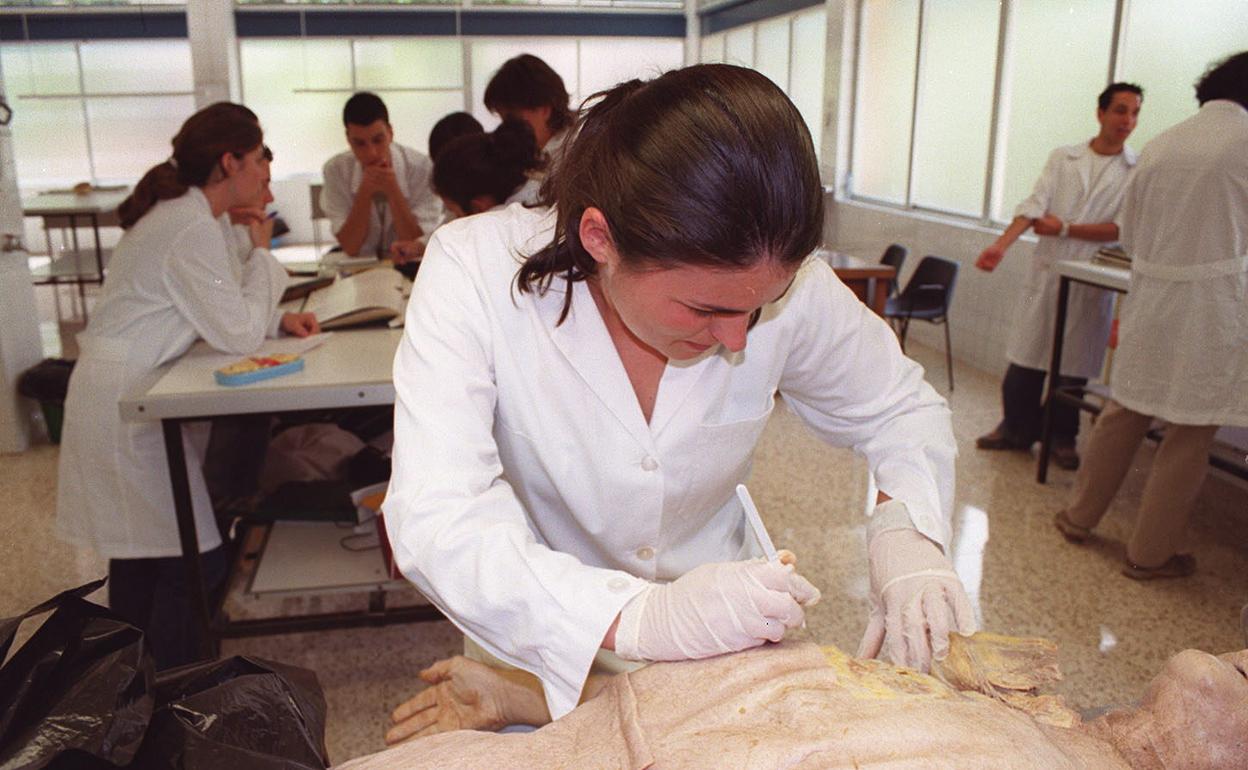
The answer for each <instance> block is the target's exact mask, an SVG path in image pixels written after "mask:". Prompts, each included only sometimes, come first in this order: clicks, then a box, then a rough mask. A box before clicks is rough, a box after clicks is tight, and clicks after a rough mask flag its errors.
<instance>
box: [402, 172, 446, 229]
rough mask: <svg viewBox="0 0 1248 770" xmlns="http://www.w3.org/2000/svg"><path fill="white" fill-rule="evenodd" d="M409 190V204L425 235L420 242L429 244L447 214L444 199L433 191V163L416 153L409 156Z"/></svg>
mask: <svg viewBox="0 0 1248 770" xmlns="http://www.w3.org/2000/svg"><path fill="white" fill-rule="evenodd" d="M407 189H408V190H411V197H410V198H409V199H408V201H407V204H408V206H410V207H411V209H412V216H414V217H416V222H417V223H418V224H419V225H420V229H421V231H422V232H423V233H424V235H422V236H421V238H420V240H422V241H424V242H426V243H428V242H429V237H430V236H431V235H433V231H434V230H436V229H438V225H440V224H442V219H443V216H444V214H445V212H444V211H443V210H442V199H441V198H439V197H438V195H437V193H435V192H434V191H433V162H432V161H430V160H429V159H428V158H426V157H425V156H424V155H421V154H420V153H418V152H415V151H411V152H410V153H409V156H408V163H407Z"/></svg>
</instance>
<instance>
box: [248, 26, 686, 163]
mask: <svg viewBox="0 0 1248 770" xmlns="http://www.w3.org/2000/svg"><path fill="white" fill-rule="evenodd" d="M465 48H466V49H467V50H468V56H467V59H468V68H469V72H470V73H471V74H466V73H465V67H464V64H465V61H464V60H465V55H464V51H465ZM239 51H240V69H241V70H242V79H243V99H244V101H245V102H246V103H247V105H248V106H249V107H251V108H252V109H253V110H255V111H256V114H257V115H259V116H260V120H261V123H262V124H263V125H264V129H265V134H266V138H267V141H268V142H269V144H270V145H271V146H272V147H273V148H274V150H275V151H276V152H277V161H276V165H275V167H274V174H275V176H277V177H278V178H281V177H286V176H291V175H296V174H308V175H313V176H314V175H316V174H319V173H320V169H321V166H322V165H323V164H324V163H325V161H326V160H328V159H329V158H330V157H331V156H333V155H335V154H337V153H339V152H343V151H345V150H346V149H347V146H346V141H345V140H344V139H343V129H342V120H341V118H340V116H341V114H342V105H343V103H344V102H345V101H346V100H347V98H348V97H349V96H350V95H351V94H352V93H354V92H355V91H361V90H371V91H375V92H376V93H377V94H378V95H379V96H381V98H382V99H384V100H385V102H386V107H387V109H388V110H389V112H390V122H391V124H392V125H393V126H394V132H395V139H396V140H397V141H398V142H400V143H402V144H405V145H408V146H409V147H412V148H413V149H415V150H417V151H419V152H421V153H425V152H427V149H428V147H427V142H428V138H429V131H430V130H431V129H432V128H433V124H434V123H436V122H437V121H438V120H439V119H441V118H442V116H444V115H446V114H448V113H451V112H458V111H461V110H465V109H466V110H468V111H470V112H472V113H473V114H474V115H476V117H477V119H478V120H480V121H481V123H482V125H484V126H485V127H486V128H487V129H492V128H493V127H494V126H496V125H498V118H497V117H496V116H494V115H492V114H490V113H489V111H488V110H486V108H485V105H484V104H483V101H482V100H483V96H484V94H485V86H486V83H488V82H489V79H490V77H492V76H493V74H494V72H495V71H496V70H497V69H498V68H499V67H500V66H501V65H502V64H503V62H505V61H507V60H508V59H510V58H512V57H513V56H517V55H519V54H521V53H531V54H533V55H535V56H539V57H541V58H542V59H543V60H545V61H546V63H547V64H549V65H550V66H551V67H553V68H554V69H555V71H556V72H558V73H559V74H560V75H561V76H562V77H563V80H564V84H565V85H566V86H567V88H568V92H569V94H570V96H571V102H572V104H573V105H574V106H575V105H577V104H579V103H580V101H581V99H583V98H585V97H587V96H589V95H591V94H593V93H594V92H596V91H599V90H601V89H604V88H608V87H610V86H612V85H615V84H616V83H618V82H620V81H622V80H628V79H630V78H635V77H640V78H646V77H652V76H654V75H657V74H658V73H660V72H662V71H664V70H668V69H673V68H676V67H680V66H681V64H682V61H683V57H684V43H683V41H682V40H680V39H679V38H603V37H586V38H575V37H549V38H530V37H524V38H477V37H465V38H441V37H406V38H360V39H350V38H302V39H265V38H246V39H244V40H242V41H240V44H239ZM466 81H471V82H470V89H468V91H469V93H470V94H471V97H470V98H468V97H467V96H466V94H465V90H466V89H465V83H466ZM469 101H471V104H469V103H468V102H469Z"/></svg>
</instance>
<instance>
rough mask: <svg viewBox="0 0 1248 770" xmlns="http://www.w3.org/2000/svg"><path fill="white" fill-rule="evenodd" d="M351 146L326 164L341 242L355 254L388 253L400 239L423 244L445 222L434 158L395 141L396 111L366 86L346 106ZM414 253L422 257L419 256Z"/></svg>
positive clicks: (326, 198)
mask: <svg viewBox="0 0 1248 770" xmlns="http://www.w3.org/2000/svg"><path fill="white" fill-rule="evenodd" d="M342 123H343V126H345V128H346V132H347V144H348V145H349V146H350V148H351V149H350V150H348V151H347V152H343V153H339V154H338V155H335V156H334V157H332V158H330V159H329V160H328V161H326V162H325V166H324V167H323V168H322V169H321V175H322V177H323V178H324V186H323V187H322V188H321V209H322V210H323V211H324V212H325V216H327V217H329V222H330V227H331V229H333V231H334V237H335V238H337V239H338V245H339V246H341V247H342V250H343V251H344V252H346V254H347V255H348V256H351V257H373V256H376V257H378V258H383V257H386V256H389V255H390V246H391V244H393V243H394V242H395V241H418V242H419V243H420V244H421V246H422V248H423V245H424V244H426V243H428V242H429V234H430V233H432V232H433V231H434V230H435V229H436V228H437V226H438V225H439V224H441V222H442V203H441V201H439V200H438V196H437V195H434V193H433V188H432V187H431V184H430V182H431V180H430V176H431V175H432V174H433V163H432V162H430V160H429V159H428V158H426V157H425V156H424V155H421V154H420V153H419V152H416V151H415V150H413V149H412V148H410V147H407V146H405V145H402V144H399V143H398V142H396V141H394V128H393V127H392V126H391V125H390V112H389V111H388V110H387V109H386V104H385V102H383V101H382V100H381V97H379V96H377V95H376V94H372V93H368V92H367V91H361V92H360V93H358V94H355V95H354V96H352V97H351V98H350V99H348V100H347V103H346V105H345V106H343V108H342ZM414 256H419V255H418V254H417V255H414Z"/></svg>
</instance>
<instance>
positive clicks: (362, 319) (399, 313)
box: [303, 267, 411, 330]
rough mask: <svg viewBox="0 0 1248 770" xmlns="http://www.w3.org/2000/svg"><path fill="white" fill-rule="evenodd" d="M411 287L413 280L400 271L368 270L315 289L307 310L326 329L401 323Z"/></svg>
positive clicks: (387, 269) (305, 307)
mask: <svg viewBox="0 0 1248 770" xmlns="http://www.w3.org/2000/svg"><path fill="white" fill-rule="evenodd" d="M410 287H411V283H410V282H408V280H407V279H406V278H404V277H403V275H402V274H401V273H399V272H398V271H397V270H391V269H390V268H388V267H383V268H377V269H374V270H365V271H364V272H362V273H356V274H355V275H353V276H350V277H348V278H339V279H338V280H337V281H334V283H333V285H332V286H327V287H326V288H324V289H318V290H316V291H314V292H312V294H310V295H309V296H308V303H307V305H306V306H304V308H303V309H304V311H306V312H308V313H314V314H315V315H316V320H317V321H318V322H319V323H320V324H321V328H322V329H326V330H329V329H341V328H343V327H346V326H355V325H357V324H366V323H373V322H376V321H393V320H395V319H397V320H399V321H400V322H401V321H402V319H403V311H404V310H405V309H406V307H407V295H408V293H409V292H410Z"/></svg>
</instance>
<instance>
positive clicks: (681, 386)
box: [533, 279, 723, 452]
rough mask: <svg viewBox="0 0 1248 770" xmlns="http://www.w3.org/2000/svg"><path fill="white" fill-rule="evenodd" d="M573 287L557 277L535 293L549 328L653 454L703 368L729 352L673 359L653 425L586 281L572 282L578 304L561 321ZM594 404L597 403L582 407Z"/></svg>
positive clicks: (604, 402) (607, 406)
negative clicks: (668, 424) (560, 320)
mask: <svg viewBox="0 0 1248 770" xmlns="http://www.w3.org/2000/svg"><path fill="white" fill-rule="evenodd" d="M567 290H568V287H567V284H566V283H565V282H563V281H562V280H561V279H556V280H555V282H554V283H552V285H551V287H550V289H549V290H548V291H547V292H546V293H545V294H544V295H541V296H536V295H535V296H534V297H533V301H534V302H535V303H536V304H537V310H538V314H539V316H540V317H541V319H542V323H543V325H544V326H545V327H546V328H547V329H549V331H550V337H551V340H552V341H553V342H554V344H555V347H557V348H558V349H559V351H560V353H562V354H563V356H564V358H566V359H567V361H568V363H569V364H571V366H572V368H573V369H575V370H576V373H577V374H578V375H579V376H580V378H581V380H582V381H583V382H584V383H585V385H586V387H588V388H589V389H590V390H591V391H593V393H594V395H595V396H597V398H598V401H599V405H600V406H601V407H603V408H605V409H607V410H608V411H609V412H611V414H612V415H613V416H614V417H615V419H616V420H617V421H618V422H619V423H620V425H622V426H623V427H624V428H625V429H626V430H627V431H628V432H629V434H630V435H631V436H633V438H634V439H636V441H637V442H638V443H639V444H640V445H641V446H642V447H644V448H645V449H646V450H647V451H651V452H653V451H654V438H655V436H657V435H658V434H659V433H660V432H661V431H662V430H663V428H664V426H666V425H667V423H668V422H670V421H671V419H672V417H673V416H675V415H676V414H677V413H678V412H679V410H680V408H681V406H682V405H683V404H684V402H685V401H686V400H687V399H688V398H689V396H690V394H692V393H693V391H694V388H695V385H696V384H697V382H698V380H699V379H700V378H701V376H702V374H703V372H705V371H706V370H707V369H708V368H709V367H711V366H713V362H714V361H715V360H716V359H718V358H719V357H720V356H721V355H723V352H722V349H721V348H718V347H717V348H712V349H711V350H709V351H707V352H706V353H704V354H702V355H701V356H698V357H697V358H693V359H689V360H687V361H669V362H668V363H667V366H666V367H665V368H664V370H663V377H662V379H661V380H660V382H659V392H658V394H657V396H656V398H655V404H654V411H653V413H652V414H651V416H650V422H649V423H647V422H646V419H645V416H644V415H643V414H642V412H641V405H640V404H639V403H638V401H637V394H636V392H634V390H633V385H632V383H631V382H630V381H629V379H628V372H627V371H625V369H624V363H623V362H622V361H621V360H620V355H619V353H618V352H617V351H616V349H615V343H614V342H613V341H612V339H611V333H610V332H609V331H607V326H606V323H605V322H604V321H603V320H602V315H601V314H600V313H599V312H598V306H597V304H596V303H595V302H594V298H593V296H591V295H590V293H589V285H588V284H587V283H586V282H585V281H578V282H576V283H574V284H573V285H572V287H571V291H572V307H571V309H570V310H569V311H568V317H567V318H566V319H564V321H563V323H562V324H558V325H556V323H557V322H558V320H559V313H560V312H562V310H563V300H564V297H565V296H566V291H567ZM594 407H595V405H593V404H585V405H583V406H582V408H594Z"/></svg>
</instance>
